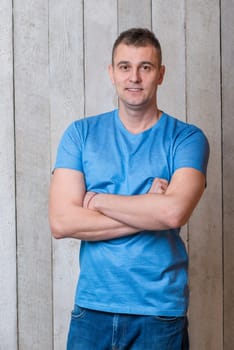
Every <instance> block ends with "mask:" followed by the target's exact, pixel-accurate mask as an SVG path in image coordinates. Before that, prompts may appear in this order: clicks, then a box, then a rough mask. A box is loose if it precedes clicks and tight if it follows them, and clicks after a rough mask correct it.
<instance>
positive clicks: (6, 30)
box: [0, 0, 17, 350]
mask: <svg viewBox="0 0 234 350" xmlns="http://www.w3.org/2000/svg"><path fill="white" fill-rule="evenodd" d="M12 48H13V36H12V4H11V2H9V1H7V0H4V1H2V2H1V4H0V121H1V127H0V349H1V350H5V349H12V350H16V349H17V306H16V302H17V294H16V227H15V166H14V162H15V160H14V105H13V51H12Z"/></svg>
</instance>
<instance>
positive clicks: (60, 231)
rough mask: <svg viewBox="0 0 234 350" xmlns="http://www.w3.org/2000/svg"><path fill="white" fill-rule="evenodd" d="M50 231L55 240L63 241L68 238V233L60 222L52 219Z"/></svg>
mask: <svg viewBox="0 0 234 350" xmlns="http://www.w3.org/2000/svg"><path fill="white" fill-rule="evenodd" d="M50 231H51V234H52V236H53V237H54V238H55V239H62V238H66V237H67V235H66V232H65V230H64V228H63V227H62V224H61V223H60V222H59V220H56V219H50Z"/></svg>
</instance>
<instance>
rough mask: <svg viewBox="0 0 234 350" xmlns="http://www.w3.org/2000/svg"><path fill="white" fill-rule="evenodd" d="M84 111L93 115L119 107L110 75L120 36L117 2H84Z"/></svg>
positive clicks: (99, 0) (106, 0) (102, 0)
mask: <svg viewBox="0 0 234 350" xmlns="http://www.w3.org/2000/svg"><path fill="white" fill-rule="evenodd" d="M84 30H85V37H84V45H85V114H86V115H93V114H98V113H102V112H104V111H108V110H110V109H113V107H117V99H116V96H115V91H114V89H113V87H112V85H111V82H110V79H109V76H108V65H109V64H110V63H111V51H112V45H113V42H114V40H115V39H116V36H117V1H116V0H114V1H109V0H98V1H92V0H87V1H85V2H84Z"/></svg>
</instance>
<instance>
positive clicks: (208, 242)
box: [186, 0, 223, 350]
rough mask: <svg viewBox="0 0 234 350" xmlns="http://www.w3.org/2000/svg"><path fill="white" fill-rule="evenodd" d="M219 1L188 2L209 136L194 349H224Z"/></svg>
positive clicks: (198, 106)
mask: <svg viewBox="0 0 234 350" xmlns="http://www.w3.org/2000/svg"><path fill="white" fill-rule="evenodd" d="M219 16H220V8H219V1H218V0H216V1H213V0H206V1H203V0H199V1H196V2H195V1H192V0H189V1H187V22H186V42H187V108H188V116H189V117H188V121H189V122H192V123H194V124H196V125H198V126H200V127H201V128H202V129H203V130H204V131H205V132H206V134H207V136H208V139H209V142H210V147H211V156H210V163H209V170H208V180H207V183H208V186H207V189H206V191H205V195H204V197H203V199H202V200H201V202H200V205H199V207H198V208H197V209H196V211H195V213H194V215H193V217H192V219H191V220H190V224H189V253H190V254H189V255H190V288H191V303H190V338H191V349H192V350H193V349H194V350H196V349H199V350H207V349H212V350H220V349H222V346H223V334H222V329H223V293H222V287H223V286H222V277H223V276H222V180H221V175H222V172H221V98H220V97H221V93H220V41H219V37H220V31H219V25H220V23H219Z"/></svg>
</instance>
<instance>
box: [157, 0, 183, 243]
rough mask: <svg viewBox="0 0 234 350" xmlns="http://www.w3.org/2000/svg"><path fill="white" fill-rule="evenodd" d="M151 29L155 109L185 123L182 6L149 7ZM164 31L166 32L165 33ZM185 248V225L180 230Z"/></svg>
mask: <svg viewBox="0 0 234 350" xmlns="http://www.w3.org/2000/svg"><path fill="white" fill-rule="evenodd" d="M152 19H153V21H152V29H153V31H154V33H155V35H156V37H157V38H158V39H159V41H160V44H161V48H162V58H163V64H164V65H165V67H166V73H165V78H164V81H163V84H162V85H161V86H160V87H159V89H158V106H159V108H160V109H161V110H163V111H165V112H166V113H168V114H170V115H173V116H174V117H176V118H178V119H180V120H184V121H185V120H186V86H185V66H186V60H185V31H184V28H185V3H184V1H179V2H178V1H174V2H172V1H171V0H160V1H154V2H153V3H152ZM165 28H166V29H165ZM181 237H182V238H183V240H184V242H185V244H186V246H187V241H188V231H187V225H186V226H184V227H183V228H182V229H181Z"/></svg>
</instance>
